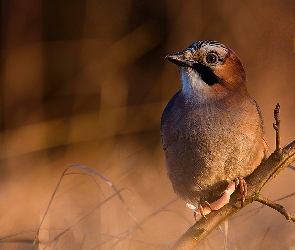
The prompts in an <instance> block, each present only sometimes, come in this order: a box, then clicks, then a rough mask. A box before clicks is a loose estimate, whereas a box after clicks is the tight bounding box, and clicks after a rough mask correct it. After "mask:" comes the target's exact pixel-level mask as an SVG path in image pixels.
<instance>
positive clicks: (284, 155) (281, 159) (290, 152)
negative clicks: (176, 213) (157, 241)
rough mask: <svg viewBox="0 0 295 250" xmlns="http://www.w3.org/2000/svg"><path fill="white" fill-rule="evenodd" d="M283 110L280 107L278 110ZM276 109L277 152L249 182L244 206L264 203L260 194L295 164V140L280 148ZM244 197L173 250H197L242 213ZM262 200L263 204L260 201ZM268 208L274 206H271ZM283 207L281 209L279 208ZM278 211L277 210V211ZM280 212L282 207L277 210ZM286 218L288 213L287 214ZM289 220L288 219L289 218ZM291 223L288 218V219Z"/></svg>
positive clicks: (209, 217)
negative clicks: (211, 234) (225, 222)
mask: <svg viewBox="0 0 295 250" xmlns="http://www.w3.org/2000/svg"><path fill="white" fill-rule="evenodd" d="M278 108H279V106H278V105H277V107H276V109H278ZM276 109H275V120H276V124H275V125H276V126H274V127H276V128H277V129H276V128H275V130H276V139H277V141H276V142H277V145H276V146H277V148H276V150H275V151H274V152H273V153H272V154H271V155H270V157H269V158H268V159H267V160H265V161H263V162H262V163H261V164H260V165H259V166H258V167H257V168H256V169H255V171H254V172H253V173H252V174H251V175H249V176H248V177H247V178H245V180H246V182H247V186H248V194H247V197H246V200H245V202H244V206H246V205H248V204H250V203H252V202H253V201H255V200H257V199H258V201H260V202H261V197H262V196H260V190H261V189H262V187H263V186H264V185H265V184H266V183H268V182H269V181H271V180H272V179H274V178H275V177H276V176H277V175H278V174H279V172H280V171H282V170H283V169H285V168H286V167H287V166H288V165H289V164H291V163H292V162H294V161H295V140H293V141H292V142H291V143H289V144H288V145H286V146H285V147H283V148H281V147H280V139H279V138H280V137H279V136H280V135H279V122H278V121H279V116H278V110H276ZM239 198H240V193H239V190H238V189H236V191H235V192H234V193H233V194H232V196H231V199H230V202H229V204H227V205H225V206H224V207H222V208H221V209H220V210H218V211H212V212H211V213H210V214H209V215H207V216H206V218H201V219H200V220H198V221H197V222H196V223H195V224H194V225H193V226H192V227H190V228H189V229H188V230H187V231H186V232H185V233H184V234H183V235H182V236H181V237H180V238H179V239H178V240H177V242H176V243H175V244H174V246H173V249H175V250H181V249H183V250H184V249H185V250H188V249H194V248H195V247H197V246H198V245H199V244H200V243H202V241H203V240H204V239H205V238H206V237H207V236H208V234H210V233H211V232H212V231H213V230H215V229H216V228H217V227H218V226H219V225H220V224H221V223H223V222H224V221H226V220H228V219H229V218H230V217H231V216H233V215H234V214H235V213H237V212H238V211H240V210H241V209H242V207H241V202H240V201H239ZM259 199H260V200H259ZM266 205H271V202H269V203H268V204H266ZM277 205H278V204H277ZM278 206H280V205H278ZM273 208H274V207H273ZM277 208H278V207H277ZM282 214H284V216H285V215H286V214H287V215H288V213H287V212H286V211H284V212H283V213H282ZM285 217H286V216H285ZM286 218H287V219H288V216H287V217H286Z"/></svg>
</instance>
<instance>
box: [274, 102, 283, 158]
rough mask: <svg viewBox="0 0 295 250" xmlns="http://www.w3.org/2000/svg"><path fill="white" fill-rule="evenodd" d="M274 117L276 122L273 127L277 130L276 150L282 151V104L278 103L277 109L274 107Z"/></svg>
mask: <svg viewBox="0 0 295 250" xmlns="http://www.w3.org/2000/svg"><path fill="white" fill-rule="evenodd" d="M274 118H275V123H273V128H274V130H275V131H276V151H277V152H279V153H281V150H282V148H281V135H280V124H281V120H280V104H279V103H277V105H276V107H275V109H274Z"/></svg>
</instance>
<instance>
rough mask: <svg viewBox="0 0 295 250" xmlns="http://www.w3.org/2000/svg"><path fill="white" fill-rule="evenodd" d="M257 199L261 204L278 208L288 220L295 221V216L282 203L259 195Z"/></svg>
mask: <svg viewBox="0 0 295 250" xmlns="http://www.w3.org/2000/svg"><path fill="white" fill-rule="evenodd" d="M256 201H258V202H260V203H261V204H263V205H266V206H268V207H271V208H273V209H274V210H277V211H278V212H279V213H281V214H282V215H284V216H285V218H286V219H287V220H288V221H294V222H295V216H294V215H293V214H291V213H289V212H287V211H286V209H285V208H284V207H283V206H282V205H280V204H277V203H275V202H273V201H270V200H268V199H266V198H265V197H263V196H261V195H259V196H258V197H257V198H256Z"/></svg>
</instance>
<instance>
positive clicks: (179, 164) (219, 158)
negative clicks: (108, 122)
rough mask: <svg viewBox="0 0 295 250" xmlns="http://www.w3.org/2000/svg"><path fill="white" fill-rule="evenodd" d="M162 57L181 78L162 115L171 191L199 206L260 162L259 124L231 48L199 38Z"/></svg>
mask: <svg viewBox="0 0 295 250" xmlns="http://www.w3.org/2000/svg"><path fill="white" fill-rule="evenodd" d="M166 58H167V59H168V60H170V61H171V62H173V63H175V64H177V65H178V66H179V67H180V72H181V79H182V90H180V91H179V92H177V93H176V94H175V95H174V96H173V98H172V99H171V100H170V101H169V103H168V105H167V106H166V108H165V110H164V112H163V115H162V119H161V137H162V144H163V149H164V151H165V160H166V165H167V171H168V176H169V178H170V180H171V182H172V186H173V189H174V191H175V192H176V193H177V194H178V195H179V196H180V197H181V198H182V199H183V200H185V201H186V202H187V203H188V204H192V205H194V206H195V207H198V206H199V205H200V204H202V203H204V202H205V201H207V202H209V203H212V202H214V201H216V200H217V199H218V198H219V197H220V196H221V194H222V192H223V191H224V190H225V189H226V187H227V180H234V179H235V178H238V177H246V176H247V175H249V174H250V173H252V172H253V170H254V169H255V168H256V167H257V166H258V165H259V163H260V162H261V161H262V159H263V158H264V157H265V155H266V152H267V146H266V144H265V141H264V139H263V123H262V119H261V115H260V111H259V108H258V106H257V104H256V102H255V101H254V100H253V99H252V98H251V97H250V96H249V94H248V91H247V88H246V74H245V71H244V68H243V65H242V63H241V61H240V59H239V58H238V57H237V56H236V54H235V53H234V52H233V51H232V50H230V49H229V48H227V47H226V46H224V45H222V44H220V43H218V42H215V41H199V42H196V43H194V44H192V45H191V46H189V47H188V48H186V49H185V50H184V51H182V52H177V53H171V54H168V55H167V57H166Z"/></svg>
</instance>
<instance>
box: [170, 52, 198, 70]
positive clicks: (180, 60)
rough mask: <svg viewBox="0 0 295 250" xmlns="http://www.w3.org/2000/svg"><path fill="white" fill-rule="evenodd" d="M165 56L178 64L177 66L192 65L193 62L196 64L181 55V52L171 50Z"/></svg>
mask: <svg viewBox="0 0 295 250" xmlns="http://www.w3.org/2000/svg"><path fill="white" fill-rule="evenodd" d="M166 58H167V59H168V60H169V61H170V62H172V63H174V64H176V65H178V66H183V67H193V65H194V64H196V62H195V61H191V60H189V59H187V58H185V57H184V55H183V52H172V53H169V54H168V55H167V56H166Z"/></svg>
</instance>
